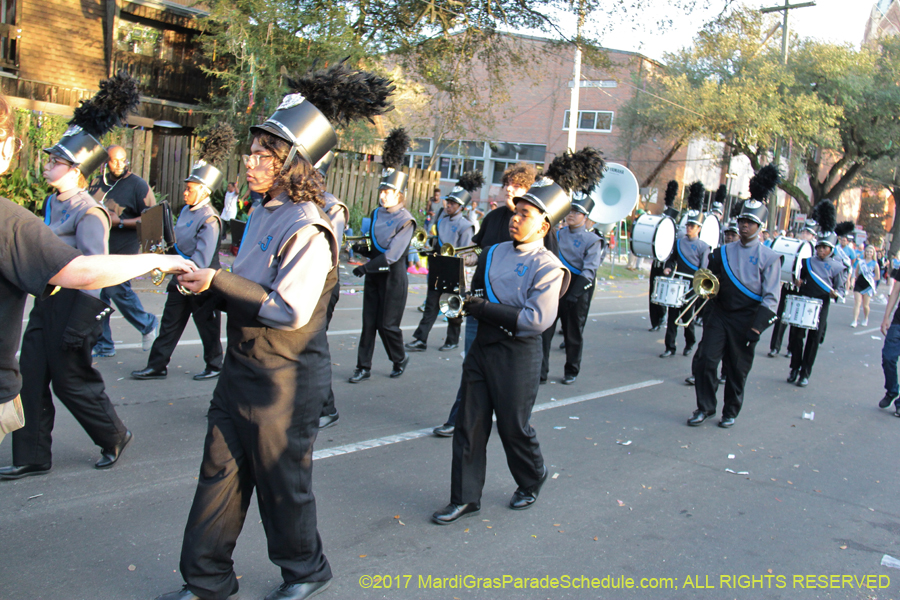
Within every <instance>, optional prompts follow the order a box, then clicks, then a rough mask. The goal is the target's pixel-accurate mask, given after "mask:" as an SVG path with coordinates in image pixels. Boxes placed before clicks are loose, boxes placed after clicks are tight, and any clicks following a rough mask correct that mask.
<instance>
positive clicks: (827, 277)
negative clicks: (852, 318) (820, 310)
mask: <svg viewBox="0 0 900 600" xmlns="http://www.w3.org/2000/svg"><path fill="white" fill-rule="evenodd" d="M807 274H810V276H807ZM800 278H801V280H802V283H801V284H800V294H801V295H803V296H810V297H812V298H826V297H828V296H829V295H830V292H831V290H835V291H836V292H838V294H840V295H841V296H843V295H844V288H845V287H846V286H847V270H846V269H845V268H844V265H843V263H842V262H841V261H840V260H838V259H836V258H835V257H834V255H833V254H832V255H831V256H829V257H828V258H826V259H825V260H821V259H820V258H819V257H818V256H813V257H811V258H808V259H805V260H803V264H802V267H801V271H800Z"/></svg>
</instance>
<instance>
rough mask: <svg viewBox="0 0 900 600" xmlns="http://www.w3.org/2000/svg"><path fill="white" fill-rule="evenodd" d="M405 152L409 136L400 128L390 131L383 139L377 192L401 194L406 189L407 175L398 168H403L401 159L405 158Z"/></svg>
mask: <svg viewBox="0 0 900 600" xmlns="http://www.w3.org/2000/svg"><path fill="white" fill-rule="evenodd" d="M407 150H409V134H408V133H406V130H405V129H403V128H402V127H397V128H396V129H392V130H391V132H390V133H389V134H388V136H387V137H386V138H384V146H383V148H382V150H381V163H382V164H383V165H384V170H383V171H382V172H381V185H379V186H378V189H379V190H397V191H398V192H402V191H404V190H405V189H406V182H407V181H408V180H409V173H404V172H403V171H401V170H400V167H402V166H403V157H404V156H406V151H407Z"/></svg>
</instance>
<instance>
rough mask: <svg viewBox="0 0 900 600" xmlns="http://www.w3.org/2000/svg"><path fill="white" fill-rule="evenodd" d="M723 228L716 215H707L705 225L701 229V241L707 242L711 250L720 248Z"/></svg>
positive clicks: (704, 220)
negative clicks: (720, 235)
mask: <svg viewBox="0 0 900 600" xmlns="http://www.w3.org/2000/svg"><path fill="white" fill-rule="evenodd" d="M721 228H722V225H721V223H719V218H718V217H717V216H716V215H712V214H710V215H706V218H705V219H703V225H702V226H701V227H700V239H701V240H703V241H704V242H706V243H707V245H709V247H710V248H718V247H719V231H721Z"/></svg>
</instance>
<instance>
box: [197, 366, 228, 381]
mask: <svg viewBox="0 0 900 600" xmlns="http://www.w3.org/2000/svg"><path fill="white" fill-rule="evenodd" d="M221 372H222V371H221V370H220V369H211V368H210V367H206V368H205V369H203V370H202V371H200V372H199V373H197V374H196V375H194V381H203V380H204V379H215V378H216V377H218V376H219V373H221Z"/></svg>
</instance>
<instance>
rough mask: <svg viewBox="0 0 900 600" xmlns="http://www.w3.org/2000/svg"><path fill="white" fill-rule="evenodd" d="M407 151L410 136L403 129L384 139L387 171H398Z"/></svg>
mask: <svg viewBox="0 0 900 600" xmlns="http://www.w3.org/2000/svg"><path fill="white" fill-rule="evenodd" d="M316 108H318V106H317V107H316ZM407 150H409V134H408V133H406V130H405V129H403V128H402V127H397V128H396V129H393V130H391V132H390V133H389V134H388V136H387V137H386V138H385V139H384V147H383V149H382V150H381V162H382V163H383V164H384V167H385V168H386V169H396V168H397V167H399V166H400V165H402V164H403V157H404V156H405V155H406V151H407Z"/></svg>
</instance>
